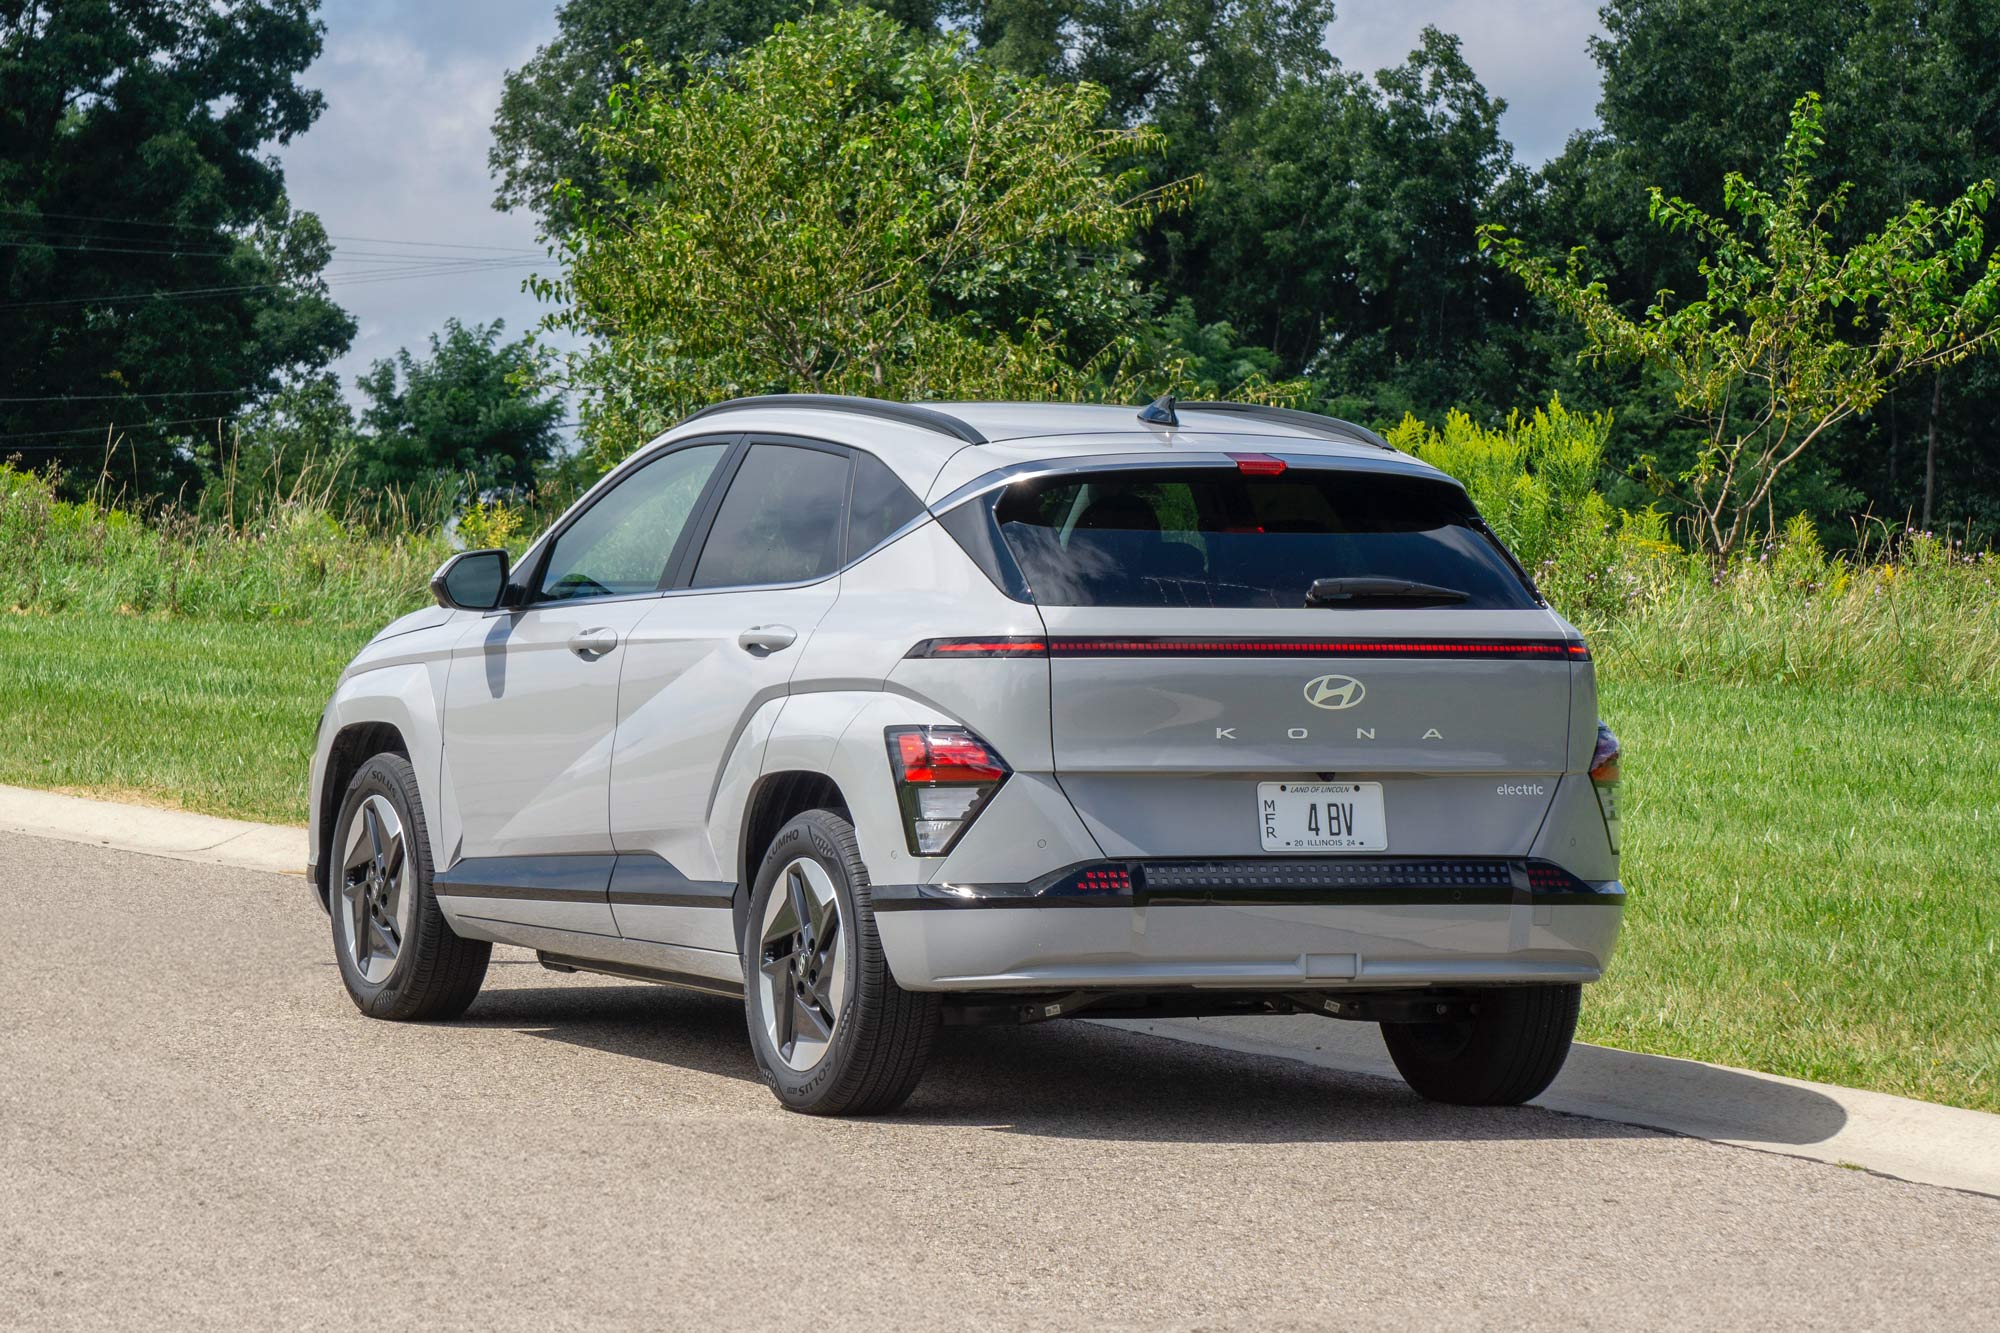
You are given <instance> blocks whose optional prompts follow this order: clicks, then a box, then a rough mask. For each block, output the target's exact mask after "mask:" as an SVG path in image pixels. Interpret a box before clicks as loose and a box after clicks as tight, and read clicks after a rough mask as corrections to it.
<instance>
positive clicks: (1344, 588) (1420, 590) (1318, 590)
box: [1306, 576, 1470, 606]
mask: <svg viewBox="0 0 2000 1333" xmlns="http://www.w3.org/2000/svg"><path fill="white" fill-rule="evenodd" d="M1469 595H1470V594H1468V593H1463V592H1460V591H1459V590H1458V589H1457V588H1441V587H1439V586H1438V585H1437V584H1435V583H1418V582H1416V581H1415V580H1414V579H1391V578H1381V577H1377V576H1369V577H1364V578H1349V579H1314V580H1313V585H1312V591H1311V592H1309V593H1307V594H1306V605H1307V606H1340V605H1342V604H1343V603H1346V602H1463V601H1465V600H1466V599H1467V598H1468V596H1469Z"/></svg>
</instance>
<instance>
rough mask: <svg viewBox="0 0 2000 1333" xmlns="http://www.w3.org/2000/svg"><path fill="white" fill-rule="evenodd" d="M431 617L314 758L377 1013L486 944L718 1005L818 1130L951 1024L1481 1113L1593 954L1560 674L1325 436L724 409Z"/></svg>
mask: <svg viewBox="0 0 2000 1333" xmlns="http://www.w3.org/2000/svg"><path fill="white" fill-rule="evenodd" d="M432 588H433V590H434V591H435V593H436V596H437V601H438V603H439V605H438V606H437V607H436V608H433V609H428V610H424V611H419V612H417V613H415V614H413V615H409V616H405V617H403V618H402V619H401V620H398V621H396V622H395V623H394V624H392V625H390V626H389V627H388V628H387V629H385V630H383V631H382V633H380V634H379V635H377V636H376V637H375V639H374V640H373V641H371V642H370V643H369V644H368V645H367V647H365V648H364V649H362V651H361V652H360V653H359V654H358V655H357V656H356V657H355V659H354V661H353V663H352V664H350V665H349V666H348V668H347V670H346V671H345V672H344V673H343V674H342V676H341V680H340V684H339V686H338V688H337V689H336V690H335V692H334V696H333V699H332V701H331V702H330V703H329V704H328V705H327V709H326V714H325V716H324V717H323V718H322V720H321V725H320V734H319V740H318V744H317V747H316V752H315V755H314V759H313V768H312V793H313V795H312V847H313V875H312V878H313V883H314V884H315V885H316V887H317V889H318V893H319V896H320V899H321V902H322V903H323V904H324V905H326V906H327V907H328V908H329V909H330V914H331V917H332V922H333V940H334V952H335V955H336V956H337V957H338V959H339V965H340V973H341V977H342V979H343V980H344V981H345V982H346V985H347V989H348V992H349V994H351V995H352V996H353V998H354V1002H355V1003H356V1004H357V1005H359V1006H360V1008H361V1009H362V1011H363V1012H364V1013H367V1014H370V1015H372V1016H375V1017H378V1018H394V1019H436V1018H447V1017H451V1016H454V1015H457V1014H459V1013H461V1012H462V1011H463V1010H464V1009H465V1008H466V1006H467V1005H469V1004H470V1003H471V1002H472V999H473V997H474V995H475V994H476V993H477V992H478V990H479V986H480V982H481V980H482V978H483V976H484V974H485V969H486V964H487V955H488V952H489V950H490V948H491V945H492V944H493V943H494V942H499V943H504V944H512V945H518V946H521V947H523V948H527V949H532V950H534V951H535V952H536V953H537V954H538V955H539V956H540V959H541V961H542V963H543V964H544V965H545V966H547V967H550V968H554V969H556V970H558V971H589V972H600V973H608V974H611V975H613V976H618V977H627V978H633V979H637V980H643V981H655V982H665V983H668V984H672V985H679V986H689V987H693V988H696V989H699V990H705V991H712V992H715V993H718V994H724V995H730V996H740V997H742V998H743V1000H744V1001H745V1008H746V1011H747V1015H748V1027H749V1036H750V1044H751V1047H752V1048H753V1050H754V1051H755V1053H756V1059H757V1064H758V1066H759V1068H760V1069H761V1070H762V1071H763V1073H764V1075H765V1077H766V1078H767V1079H768V1081H769V1082H770V1084H771V1087H772V1088H773V1089H774V1090H775V1091H776V1093H777V1095H778V1097H779V1098H780V1100H782V1101H783V1102H784V1104H785V1105H786V1106H789V1107H792V1108H794V1109H796V1110H800V1111H810V1112H819V1113H850V1114H852V1113H865V1112H878V1111H883V1110H887V1109H889V1108H892V1107H894V1106H896V1105H898V1104H899V1103H901V1102H902V1101H903V1100H904V1099H905V1098H906V1097H907V1096H908V1095H909V1094H910V1091H911V1089H912V1088H914V1087H915V1085H916V1083H917V1080H918V1078H919V1077H920V1076H921V1073H922V1070H923V1067H924V1063H925V1060H926V1058H927V1056H928V1054H929V1051H930V1047H931V1042H932V1038H933V1036H934V1034H935V1033H936V1032H937V1030H938V1028H939V1027H940V1026H941V1025H942V1024H945V1023H1032V1022H1039V1021H1042V1020H1045V1019H1050V1018H1056V1017H1069V1016H1071V1015H1076V1014H1082V1015H1086V1016H1107V1017H1111V1016H1124V1017H1137V1016H1159V1015H1208V1014H1239V1013H1271V1012H1280V1013H1282V1012H1296V1011H1310V1012H1313V1013H1320V1014H1327V1015H1331V1016H1333V1017H1336V1018H1345V1019H1358V1020H1363V1021H1368V1022H1376V1023H1380V1024H1381V1025H1382V1032H1383V1035H1384V1037H1385V1039H1386V1040H1387V1043H1388V1046H1389V1050H1390V1052H1391V1054H1392V1055H1393V1056H1394V1057H1395V1060H1396V1064H1397V1067H1398V1068H1399V1069H1401V1070H1402V1072H1403V1074H1404V1075H1405V1077H1407V1079H1408V1080H1409V1082H1410V1084H1411V1086H1413V1087H1414V1088H1416V1090H1417V1091H1419V1092H1420V1093H1422V1094H1423V1095H1425V1096H1427V1097H1432V1098H1437V1099H1441V1100H1445V1101H1451V1102H1459V1103H1468V1104H1505V1103H1518V1102H1522V1101H1525V1100H1527V1099H1528V1098H1530V1097H1533V1096H1535V1095H1536V1094H1537V1093H1539V1092H1540V1091H1541V1090H1542V1089H1543V1088H1545V1087H1546V1086H1547V1085H1548V1083H1549V1081H1550V1080H1551V1079H1552V1078H1553V1077H1554V1076H1555V1074H1556V1072H1557V1070H1558V1069H1560V1067H1561V1065H1562V1061H1563V1057H1564V1055H1565V1054H1566V1053H1567V1051H1568V1048H1569V1043H1570V1039H1571V1035H1572V1033H1573V1031H1574V1028H1575V1023H1576V1015H1577V1001H1578V995H1579V991H1580V986H1581V983H1583V982H1586V981H1592V980H1595V979H1596V978H1597V976H1598V975H1599V973H1600V972H1601V971H1602V970H1603V968H1604V965H1605V962H1606V960H1607V959H1608V957H1609V956H1610V953H1611V949H1612V944H1613V941H1614V939H1615V937H1616V935H1617V932H1618V923H1619V917H1620V915H1621V911H1622V906H1623V902H1624V893H1623V890H1622V889H1621V887H1620V885H1619V883H1618V860H1617V833H1618V823H1617V817H1616V807H1615V804H1614V793H1615V782H1616V778H1617V747H1616V742H1615V741H1614V740H1612V739H1611V736H1610V733H1609V732H1608V731H1607V730H1605V729H1604V728H1603V727H1602V726H1601V725H1600V723H1599V722H1598V718H1597V697H1596V689H1595V684H1594V679H1593V676H1592V672H1591V662H1590V654H1589V651H1588V650H1587V649H1586V647H1585V645H1584V643H1583V640H1582V638H1581V637H1580V636H1579V635H1578V633H1577V631H1576V630H1575V629H1574V628H1572V627H1571V626H1570V625H1569V624H1568V623H1566V622H1565V621H1564V620H1563V619H1562V618H1561V617H1559V616H1557V615H1556V614H1555V613H1554V612H1553V611H1551V610H1550V609H1549V607H1548V605H1547V603H1545V602H1544V601H1543V600H1542V598H1541V597H1540V595H1539V594H1538V593H1537V592H1536V590H1535V586H1534V584H1533V582H1532V581H1531V580H1530V578H1529V577H1528V575H1527V574H1526V573H1525V572H1524V571H1523V570H1522V569H1521V567H1520V565H1519V564H1518V563H1516V562H1515V560H1514V559H1513V557H1512V556H1510V555H1509V554H1508V552H1507V551H1506V549H1505V548H1504V547H1503V546H1502V545H1501V544H1500V542H1499V541H1498V540H1497V539H1495V537H1494V535H1493V533H1492V532H1491V531H1490V530H1489V529H1488V528H1487V526H1486V525H1485V523H1484V522H1482V521H1481V519H1480V517H1479V515H1478V513H1477V512H1476V511H1475V510H1474V508H1473V506H1472V504H1471V502H1470V501H1469V500H1468V499H1467V497H1466V494H1465V491H1464V490H1463V489H1462V488H1461V487H1460V486H1459V485H1458V484H1457V483H1456V482H1454V481H1452V480H1451V479H1450V478H1449V477H1447V476H1445V475H1444V474H1442V473H1440V472H1438V471H1437V470H1435V469H1434V468H1431V467H1429V466H1426V465H1425V464H1423V463H1421V462H1419V461H1417V460H1416V459H1413V458H1410V457H1407V456H1405V455H1403V454H1400V453H1398V452H1396V451H1395V450H1393V449H1391V448H1390V447H1389V446H1388V445H1386V444H1385V443H1384V442H1383V441H1382V440H1381V439H1380V438H1379V437H1377V436H1375V435H1373V434H1371V433H1370V432H1368V431H1366V430H1363V429H1361V428H1360V427H1357V426H1354V425H1351V424H1349V423H1347V422H1344V421H1338V420H1335V419H1333V418H1331V417H1322V416H1316V415H1311V414H1307V413H1301V412H1292V411H1286V410H1283V409H1273V408H1262V407H1251V406H1245V405H1241V404H1233V403H1183V404H1178V405H1176V404H1174V403H1173V402H1172V401H1171V400H1170V399H1162V400H1161V401H1160V402H1157V403H1155V404H1153V405H1152V406H1151V407H1149V408H1147V409H1145V410H1144V411H1142V412H1139V413H1137V414H1135V413H1134V412H1133V411H1132V410H1131V409H1129V408H1119V407H1104V406H1066V405H1050V404H1010V403H964V404H938V405H934V406H926V407H920V406H914V405H909V404H900V403H887V402H877V401H873V400H867V399H851V398H829V397H816V396H783V397H767V398H757V399H745V400H740V401H736V402H730V403H724V404H721V405H720V406H717V407H712V408H709V409H707V410H706V411H702V412H698V413H696V414H695V415H694V416H692V417H690V418H688V419H687V420H686V421H684V422H682V423H681V424H680V425H679V426H677V427H675V428H674V429H673V430H671V431H669V432H667V433H666V434H665V435H663V436H661V437H660V438H659V439H657V440H655V441H653V442H652V443H651V444H650V445H648V446H647V447H645V448H644V449H642V450H640V451H639V452H638V453H636V454H635V455H634V456H633V457H632V458H630V459H629V460H627V461H626V462H625V463H624V464H623V465H622V466H621V467H619V468H618V469H617V470H616V471H614V472H613V473H612V474H611V475H609V476H607V477H605V478H604V480H603V481H601V482H599V483H598V484H597V485H596V486H595V487H594V488H593V489H592V490H591V491H590V492H589V494H587V495H585V496H584V497H583V498H582V499H581V500H579V501H578V502H577V503H576V505H575V506H574V507H572V508H571V509H570V511H569V512H568V513H567V514H565V515H564V516H563V518H562V520H561V521H560V522H558V523H556V524H555V526H554V527H552V528H551V529H549V531H547V532H546V533H544V534H542V536H541V537H540V539H539V540H537V541H536V542H535V543H534V545H533V546H531V547H530V548H529V549H528V551H527V553H526V554H525V555H524V556H523V557H522V558H521V560H520V561H519V562H518V563H511V564H510V562H509V560H508V557H507V555H506V553H505V552H502V551H471V552H467V553H465V554H462V555H459V556H456V557H454V558H453V559H452V560H451V561H450V562H449V563H447V564H446V565H445V566H444V567H443V568H442V569H440V570H439V571H438V574H437V577H436V578H435V579H434V580H433V582H432Z"/></svg>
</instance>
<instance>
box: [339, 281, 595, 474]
mask: <svg viewBox="0 0 2000 1333" xmlns="http://www.w3.org/2000/svg"><path fill="white" fill-rule="evenodd" d="M505 328H506V326H505V325H504V324H503V323H502V322H501V321H500V320H495V321H493V323H491V324H474V325H472V326H471V327H470V328H468V327H466V326H465V325H462V324H460V323H459V322H458V321H457V320H455V319H453V320H447V321H446V322H445V326H444V333H443V335H442V336H440V335H438V334H435V333H434V334H432V335H431V351H430V356H429V357H428V358H426V359H424V360H421V361H420V360H418V359H417V358H415V357H413V356H411V355H410V353H409V351H408V349H405V350H403V351H401V352H399V353H397V355H396V359H395V360H394V361H377V362H376V363H375V364H374V365H373V366H372V367H371V368H370V369H369V371H368V373H367V374H365V375H363V376H362V377H361V379H360V381H359V383H360V387H361V391H362V393H363V394H365V395H366V396H367V398H368V407H367V408H366V409H365V410H364V411H363V412H362V414H361V424H362V426H363V428H364V431H365V433H364V434H363V436H362V437H361V439H360V441H359V442H358V444H357V446H356V450H355V466H356V469H357V479H358V480H359V482H360V484H361V485H362V486H363V487H365V488H368V489H372V490H378V491H379V490H389V489H397V490H410V489H412V488H415V487H419V486H422V485H424V484H426V483H429V482H433V481H435V480H436V479H438V478H439V477H441V476H447V475H449V476H457V477H469V478H471V479H472V481H473V483H474V484H475V486H476V487H477V488H478V489H480V490H488V491H490V490H501V491H510V492H519V491H523V490H525V489H527V488H528V487H529V486H531V485H533V484H534V481H535V477H536V470H537V469H538V468H540V467H541V466H543V465H545V464H547V463H548V462H550V461H551V460H552V459H553V458H554V457H555V456H556V454H557V452H558V451H559V450H560V449H561V447H562V426H563V404H562V400H561V399H560V398H555V397H550V396H545V395H544V394H542V393H540V392H538V391H537V390H536V388H535V387H533V386H534V385H535V384H536V383H537V382H538V380H539V372H540V361H539V359H538V357H537V356H536V353H535V351H534V348H533V346H532V343H531V342H530V340H528V339H526V338H523V339H519V340H517V341H515V342H511V343H506V344H502V343H501V342H500V337H501V335H502V334H503V333H504V332H505Z"/></svg>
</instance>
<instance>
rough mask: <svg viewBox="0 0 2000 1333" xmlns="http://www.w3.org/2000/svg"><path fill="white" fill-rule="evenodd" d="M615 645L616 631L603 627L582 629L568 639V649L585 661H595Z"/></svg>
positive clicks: (616, 640)
mask: <svg viewBox="0 0 2000 1333" xmlns="http://www.w3.org/2000/svg"><path fill="white" fill-rule="evenodd" d="M617 646H618V631H616V630H612V629H603V628H599V629H587V630H584V631H583V632H582V633H580V634H574V635H571V636H570V641H569V650H570V651H571V652H573V653H575V654H576V655H577V656H578V657H581V658H582V659H583V660H584V661H586V662H595V661H596V660H597V659H598V658H600V657H602V656H604V655H605V654H606V653H608V652H610V651H611V650H612V649H613V648H616V647H617Z"/></svg>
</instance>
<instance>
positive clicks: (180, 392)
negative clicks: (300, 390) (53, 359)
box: [0, 389, 262, 403]
mask: <svg viewBox="0 0 2000 1333" xmlns="http://www.w3.org/2000/svg"><path fill="white" fill-rule="evenodd" d="M260 392H262V391H261V390H258V389H169V390H166V391H165V392H161V393H147V392H145V391H144V390H140V389H134V390H132V391H131V392H130V393H54V394H48V395H46V396H45V397H40V398H0V403H109V402H117V401H122V400H124V399H127V398H230V397H237V396H245V397H247V396H249V395H251V394H254V393H260Z"/></svg>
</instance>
